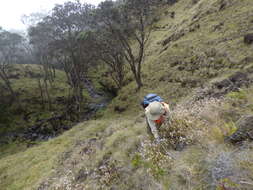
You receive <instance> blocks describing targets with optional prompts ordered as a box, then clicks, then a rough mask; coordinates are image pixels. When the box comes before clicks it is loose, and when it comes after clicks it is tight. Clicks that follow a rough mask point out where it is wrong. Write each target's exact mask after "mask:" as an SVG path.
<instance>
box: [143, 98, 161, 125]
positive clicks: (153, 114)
mask: <svg viewBox="0 0 253 190" xmlns="http://www.w3.org/2000/svg"><path fill="white" fill-rule="evenodd" d="M164 113H165V110H164V108H163V105H162V103H160V102H156V101H155V102H151V103H150V104H149V105H148V107H147V108H146V111H145V114H146V116H147V118H148V119H150V120H153V121H155V120H158V119H159V118H160V117H161V115H163V114H164Z"/></svg>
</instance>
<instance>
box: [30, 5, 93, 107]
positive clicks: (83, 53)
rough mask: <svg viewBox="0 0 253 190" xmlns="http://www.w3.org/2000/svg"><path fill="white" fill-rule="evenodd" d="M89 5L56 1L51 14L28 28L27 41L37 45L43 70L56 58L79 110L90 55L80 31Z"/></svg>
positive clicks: (88, 14) (88, 18)
mask: <svg viewBox="0 0 253 190" xmlns="http://www.w3.org/2000/svg"><path fill="white" fill-rule="evenodd" d="M93 8H94V7H93V6H91V5H88V4H81V3H80V2H79V1H76V2H66V3H64V4H63V5H56V6H55V7H54V8H53V10H52V13H51V15H49V16H47V17H45V18H43V20H42V21H41V22H39V23H37V24H36V25H35V26H32V27H30V32H29V35H30V39H31V43H33V44H34V46H37V50H38V51H37V52H38V54H40V57H41V58H40V60H41V62H42V63H43V65H46V67H45V69H44V70H45V71H47V70H49V71H50V70H51V69H50V66H51V65H52V63H53V62H56V61H57V62H59V63H60V64H61V65H62V67H63V69H64V71H65V73H66V76H67V78H68V84H69V85H70V87H71V89H72V93H73V97H74V99H75V102H76V103H77V105H78V107H79V110H80V108H81V105H80V104H81V102H82V101H83V88H84V85H83V79H84V77H85V74H86V72H87V69H88V66H89V65H90V64H91V62H92V58H93V57H92V56H91V54H90V52H89V48H88V47H87V46H86V43H85V42H84V40H82V39H80V33H82V32H84V31H86V30H88V29H89V27H88V26H89V23H90V15H91V11H92V10H93ZM47 73H49V74H50V72H47ZM48 76H50V75H48ZM49 79H50V78H49Z"/></svg>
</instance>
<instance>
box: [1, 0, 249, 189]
mask: <svg viewBox="0 0 253 190" xmlns="http://www.w3.org/2000/svg"><path fill="white" fill-rule="evenodd" d="M155 20H156V22H155V24H154V25H153V26H152V32H151V37H150V41H149V44H148V47H147V49H146V56H145V63H144V65H143V67H144V68H143V73H142V77H143V82H144V86H143V87H142V88H141V90H140V91H136V84H135V82H134V81H132V82H130V83H129V84H128V85H127V86H124V87H123V88H122V89H121V90H120V91H119V94H118V96H117V97H116V98H114V99H113V100H112V102H111V103H110V105H109V106H108V107H107V109H106V110H104V111H101V112H98V113H97V119H93V120H90V121H86V122H83V123H79V124H78V125H77V126H75V127H74V128H72V129H71V130H69V131H67V132H65V133H64V134H63V135H61V136H59V137H57V138H55V139H51V140H49V141H47V142H43V143H40V144H39V145H37V146H33V147H32V148H29V149H25V150H24V151H19V152H18V153H16V154H9V153H7V154H4V155H3V156H2V155H1V156H0V187H1V188H0V189H13V190H14V189H17V190H20V189H38V190H45V189H58V190H60V189H75V190H79V189H80V190H81V189H89V190H96V189H122V190H124V189H138V190H139V189H143V190H146V189H161V190H163V189H171V190H174V189H175V190H180V189H196V190H197V189H203V190H205V189H217V190H228V189H229V190H234V189H235V190H237V189H243V190H244V189H245V190H251V189H253V157H252V155H253V143H252V141H250V138H248V139H246V138H245V139H243V140H245V141H239V144H238V143H235V144H233V143H231V138H232V137H231V136H230V135H232V134H234V132H236V131H237V127H238V126H239V124H240V122H238V120H239V119H240V118H241V117H242V116H245V115H251V114H253V98H252V93H253V87H252V86H251V84H252V82H253V55H252V51H253V46H252V44H251V45H249V44H245V43H244V36H245V35H246V34H249V33H252V32H253V1H252V0H240V1H238V0H179V1H178V2H177V3H175V4H174V5H172V6H163V7H161V8H160V10H159V11H158V12H157V15H156V18H155ZM133 46H134V44H133ZM150 92H154V93H157V94H159V95H161V96H162V97H163V98H164V99H165V101H166V102H168V103H169V104H170V105H171V106H172V110H173V111H172V115H171V119H170V120H168V121H167V122H166V124H165V125H163V127H162V130H161V135H162V136H163V137H164V138H163V139H164V140H163V142H162V143H161V144H154V143H153V142H152V141H151V140H150V139H149V137H148V134H147V133H146V123H145V118H144V114H143V110H142V109H141V107H140V105H139V102H140V101H141V100H142V97H143V96H144V95H146V94H147V93H150ZM252 136H253V135H252ZM252 136H251V137H252ZM230 137H231V138H230ZM249 137H250V134H249ZM232 140H233V139H232ZM251 140H252V139H251ZM236 141H237V140H236ZM232 142H233V141H232Z"/></svg>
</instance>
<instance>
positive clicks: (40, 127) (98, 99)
mask: <svg viewBox="0 0 253 190" xmlns="http://www.w3.org/2000/svg"><path fill="white" fill-rule="evenodd" d="M83 81H84V83H83V84H84V87H85V88H86V89H87V90H88V93H89V95H90V97H91V98H92V101H91V102H90V103H88V104H87V105H86V110H85V111H84V112H83V113H81V114H80V116H79V119H77V120H75V121H74V122H72V124H71V125H66V124H65V123H66V121H71V118H69V114H63V115H56V116H53V117H51V118H47V119H43V120H40V121H38V122H37V123H36V124H35V125H33V126H30V127H28V128H27V130H26V131H25V132H23V133H22V134H19V135H17V137H21V138H24V139H28V140H31V141H37V140H39V141H45V140H49V139H52V138H54V137H57V136H59V135H60V134H62V133H63V132H64V131H67V130H69V129H71V128H72V127H74V126H75V125H76V124H77V123H80V122H83V121H88V120H90V119H92V118H94V116H95V115H96V113H97V111H99V110H101V109H104V108H105V107H106V106H107V105H108V104H109V102H110V101H111V100H112V97H111V96H109V95H107V94H102V93H99V92H97V91H96V90H95V88H94V87H93V85H92V83H91V82H90V81H89V80H88V79H84V80H83ZM74 112H75V111H74V110H73V111H71V113H74ZM71 113H70V115H71Z"/></svg>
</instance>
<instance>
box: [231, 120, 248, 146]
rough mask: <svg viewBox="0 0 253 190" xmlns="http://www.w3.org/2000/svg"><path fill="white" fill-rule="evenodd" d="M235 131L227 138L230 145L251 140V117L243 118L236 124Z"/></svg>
mask: <svg viewBox="0 0 253 190" xmlns="http://www.w3.org/2000/svg"><path fill="white" fill-rule="evenodd" d="M236 126H237V131H236V132H235V133H233V134H232V135H231V136H229V137H228V140H229V141H230V142H232V143H239V142H242V141H244V140H247V139H249V140H253V115H246V116H243V117H242V118H241V119H239V120H238V121H237V122H236Z"/></svg>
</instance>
